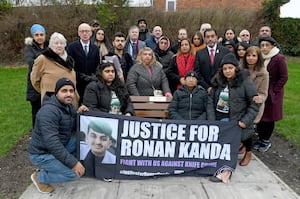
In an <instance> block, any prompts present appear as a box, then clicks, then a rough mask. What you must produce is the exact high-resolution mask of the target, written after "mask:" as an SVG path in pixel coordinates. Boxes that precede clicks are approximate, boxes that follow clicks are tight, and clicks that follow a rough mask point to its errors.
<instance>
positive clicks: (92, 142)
mask: <svg viewBox="0 0 300 199" xmlns="http://www.w3.org/2000/svg"><path fill="white" fill-rule="evenodd" d="M86 143H87V145H88V146H89V148H90V150H89V151H88V152H87V153H86V156H85V157H80V159H83V165H84V166H85V168H86V175H87V176H92V177H95V176H96V172H97V168H96V165H99V163H101V164H115V163H116V156H115V155H114V154H113V153H112V152H110V151H109V150H110V148H111V146H112V143H113V139H112V128H111V126H110V124H108V123H106V122H105V121H103V120H93V121H91V122H90V123H89V124H88V130H87V134H86ZM83 156H84V154H83Z"/></svg>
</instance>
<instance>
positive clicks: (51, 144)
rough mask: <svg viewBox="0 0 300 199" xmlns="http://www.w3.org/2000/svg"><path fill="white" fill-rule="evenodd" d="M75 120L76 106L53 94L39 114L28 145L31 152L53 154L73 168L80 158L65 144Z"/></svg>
mask: <svg viewBox="0 0 300 199" xmlns="http://www.w3.org/2000/svg"><path fill="white" fill-rule="evenodd" d="M75 120H76V109H75V107H74V106H73V105H72V104H70V105H65V104H62V103H61V102H59V100H58V99H57V98H56V96H55V95H52V96H51V98H50V99H49V100H47V101H45V102H44V104H43V106H42V108H41V109H40V110H39V112H38V114H37V117H36V123H35V127H34V129H33V132H32V139H31V141H30V143H29V147H28V151H29V153H30V154H40V155H42V154H51V155H53V156H54V157H55V158H56V159H57V160H59V161H60V162H61V163H63V164H64V165H66V166H67V167H69V168H73V167H74V166H75V164H76V163H77V162H78V160H77V159H76V158H75V157H74V156H73V155H72V154H70V153H69V152H68V151H67V149H66V148H65V145H66V144H67V143H68V142H69V140H70V138H71V136H72V131H73V130H75V127H76V125H75Z"/></svg>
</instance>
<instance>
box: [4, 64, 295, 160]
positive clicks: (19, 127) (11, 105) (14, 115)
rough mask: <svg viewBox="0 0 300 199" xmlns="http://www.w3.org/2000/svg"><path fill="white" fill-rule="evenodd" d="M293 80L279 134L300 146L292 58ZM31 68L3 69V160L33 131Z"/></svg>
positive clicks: (290, 79) (278, 127) (287, 85)
mask: <svg viewBox="0 0 300 199" xmlns="http://www.w3.org/2000/svg"><path fill="white" fill-rule="evenodd" d="M288 63H289V64H288V70H289V80H288V83H287V84H286V87H285V97H284V119H283V120H282V121H280V122H277V123H276V127H275V128H276V131H277V132H279V134H281V135H283V136H284V137H286V138H287V139H288V140H290V141H291V142H293V143H294V144H295V145H297V146H300V122H299V118H300V111H299V110H300V93H299V91H298V90H299V88H300V81H299V76H300V61H299V59H298V58H296V59H295V58H288ZM26 75H27V69H26V68H24V67H14V68H3V67H0V77H1V78H0V85H1V86H0V93H1V98H0V120H1V123H0V129H1V130H0V143H1V145H0V157H2V156H4V155H5V153H6V152H7V151H9V150H10V149H11V148H12V147H13V146H14V145H15V144H16V142H17V141H18V140H20V139H21V138H22V137H23V136H24V135H25V134H27V133H28V131H29V129H30V128H31V113H30V110H31V107H30V103H29V102H27V101H26V100H25V99H26V98H25V93H26Z"/></svg>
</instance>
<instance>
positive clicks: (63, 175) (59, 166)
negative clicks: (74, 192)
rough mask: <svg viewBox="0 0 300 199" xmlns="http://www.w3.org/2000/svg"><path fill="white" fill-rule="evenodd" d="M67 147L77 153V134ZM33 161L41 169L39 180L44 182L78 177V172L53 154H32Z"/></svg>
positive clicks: (65, 180)
mask: <svg viewBox="0 0 300 199" xmlns="http://www.w3.org/2000/svg"><path fill="white" fill-rule="evenodd" d="M65 148H66V149H67V150H68V151H69V152H70V153H71V154H76V136H75V135H73V136H72V137H71V139H70V141H69V142H68V143H67V145H66V146H65ZM30 160H31V162H32V163H33V164H34V165H35V166H37V167H39V168H40V169H41V170H40V171H39V172H38V173H37V176H38V181H39V182H40V183H43V184H51V183H57V182H67V181H74V180H77V179H78V176H77V174H76V173H75V172H74V171H73V170H72V169H70V168H69V167H67V166H65V165H64V164H63V163H61V162H60V161H59V160H57V159H56V158H55V157H54V156H53V155H51V154H42V155H40V154H30Z"/></svg>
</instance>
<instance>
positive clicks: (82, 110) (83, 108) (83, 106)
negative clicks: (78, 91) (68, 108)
mask: <svg viewBox="0 0 300 199" xmlns="http://www.w3.org/2000/svg"><path fill="white" fill-rule="evenodd" d="M88 110H89V108H88V107H86V106H85V105H81V106H80V107H79V108H78V109H77V113H81V112H85V111H88Z"/></svg>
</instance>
